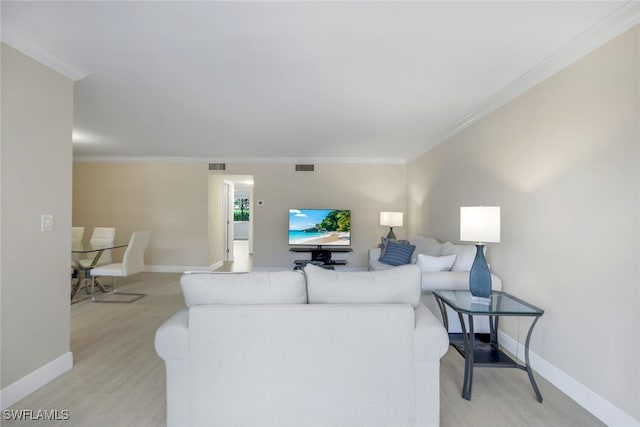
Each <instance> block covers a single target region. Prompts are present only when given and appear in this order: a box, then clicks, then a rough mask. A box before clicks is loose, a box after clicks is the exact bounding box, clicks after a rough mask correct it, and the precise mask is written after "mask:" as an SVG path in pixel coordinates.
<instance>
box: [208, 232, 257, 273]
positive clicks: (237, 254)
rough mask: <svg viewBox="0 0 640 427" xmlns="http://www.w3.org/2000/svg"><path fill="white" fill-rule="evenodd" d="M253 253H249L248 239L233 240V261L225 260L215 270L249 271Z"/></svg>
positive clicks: (251, 265)
mask: <svg viewBox="0 0 640 427" xmlns="http://www.w3.org/2000/svg"><path fill="white" fill-rule="evenodd" d="M252 267H253V255H251V254H250V253H249V241H248V240H234V241H233V261H225V262H224V264H223V265H222V267H220V268H218V269H216V271H251V268H252Z"/></svg>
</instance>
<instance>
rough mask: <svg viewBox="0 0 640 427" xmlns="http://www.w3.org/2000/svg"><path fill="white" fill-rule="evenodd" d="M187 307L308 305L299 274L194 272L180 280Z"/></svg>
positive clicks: (302, 277)
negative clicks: (208, 305)
mask: <svg viewBox="0 0 640 427" xmlns="http://www.w3.org/2000/svg"><path fill="white" fill-rule="evenodd" d="M180 284H181V285H182V293H183V294H184V301H185V304H186V306H187V307H193V306H195V305H207V304H306V302H307V290H306V285H305V279H304V275H303V274H302V273H301V272H299V271H270V272H267V271H261V272H251V273H216V272H191V273H185V274H184V275H183V276H182V277H181V278H180Z"/></svg>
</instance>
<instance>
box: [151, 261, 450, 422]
mask: <svg viewBox="0 0 640 427" xmlns="http://www.w3.org/2000/svg"><path fill="white" fill-rule="evenodd" d="M181 284H182V289H183V293H184V297H185V303H186V307H185V308H184V309H183V310H180V311H179V312H178V313H176V314H175V315H174V316H173V317H171V318H170V319H169V320H167V321H166V322H165V323H164V324H163V325H162V326H161V327H160V328H159V329H158V331H157V333H156V341H155V346H156V351H157V353H158V354H159V355H160V357H161V358H162V359H163V360H164V362H165V366H166V375H167V425H169V426H260V427H269V426H274V427H276V426H277V427H286V426H292V427H293V426H295V427H304V426H322V427H331V426H350V427H351V426H370V427H375V426H394V427H401V426H437V425H438V424H439V418H440V403H439V402H440V399H439V393H440V380H439V369H440V358H441V357H442V356H443V355H444V353H445V352H446V351H447V348H448V344H449V341H448V337H447V334H446V331H445V330H444V328H443V327H442V324H441V323H440V321H439V320H438V319H437V318H436V317H435V316H434V315H433V314H432V313H431V312H430V311H429V310H428V309H426V308H425V307H424V306H423V305H422V304H421V303H420V269H419V268H418V267H417V266H414V265H408V266H403V267H398V268H395V269H393V270H390V271H378V272H340V271H334V270H325V269H323V268H320V267H316V266H313V265H307V266H306V267H305V269H304V274H303V272H299V271H282V272H253V273H240V274H237V273H235V274H234V273H231V274H223V273H192V274H185V275H183V276H182V278H181Z"/></svg>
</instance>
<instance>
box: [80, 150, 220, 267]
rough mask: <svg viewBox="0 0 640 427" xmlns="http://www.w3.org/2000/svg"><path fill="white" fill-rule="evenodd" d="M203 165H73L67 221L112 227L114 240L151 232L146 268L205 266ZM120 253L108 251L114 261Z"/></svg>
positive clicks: (205, 183) (205, 176) (205, 173)
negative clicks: (71, 190) (135, 232)
mask: <svg viewBox="0 0 640 427" xmlns="http://www.w3.org/2000/svg"><path fill="white" fill-rule="evenodd" d="M208 173H209V171H208V165H207V164H206V163H82V162H75V163H74V164H73V225H74V226H84V227H86V228H85V238H86V239H88V238H89V237H90V235H91V231H92V230H93V227H97V226H100V227H112V226H113V227H116V239H119V240H128V239H129V237H130V235H131V233H132V232H134V231H136V230H151V240H150V242H149V246H148V248H147V250H146V252H145V264H146V265H147V266H148V267H149V268H150V269H154V267H157V266H160V267H159V269H160V270H163V269H167V270H172V269H173V268H172V267H177V269H178V270H181V269H189V268H191V267H198V268H200V267H204V266H207V265H209V245H208V237H207V211H208V206H207V194H208ZM121 256H122V251H120V252H116V253H114V259H118V257H121Z"/></svg>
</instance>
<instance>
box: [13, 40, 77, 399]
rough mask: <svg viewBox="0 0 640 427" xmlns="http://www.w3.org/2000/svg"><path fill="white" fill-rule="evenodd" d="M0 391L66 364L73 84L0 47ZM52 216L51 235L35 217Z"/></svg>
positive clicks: (67, 346) (67, 347)
mask: <svg viewBox="0 0 640 427" xmlns="http://www.w3.org/2000/svg"><path fill="white" fill-rule="evenodd" d="M1 46H2V83H1V86H2V135H1V136H2V149H1V157H2V158H1V162H2V167H1V174H2V179H1V186H2V191H1V195H2V223H1V229H2V250H1V252H2V259H1V265H0V272H1V273H0V276H1V282H0V283H1V285H0V286H1V290H0V294H1V295H2V302H1V304H2V314H1V322H0V323H1V324H2V326H1V328H2V333H1V335H2V339H1V340H2V350H1V363H2V369H1V377H2V379H1V386H2V388H3V390H4V389H5V387H7V386H9V385H10V384H13V383H15V382H16V381H18V380H20V379H22V378H23V377H25V376H26V375H27V374H30V373H32V372H34V371H35V370H37V369H39V368H41V367H43V366H45V365H47V364H49V363H50V362H53V361H55V360H57V359H59V358H60V357H64V356H65V355H68V356H69V359H70V353H69V319H70V314H69V313H70V311H69V268H70V265H69V262H70V251H71V241H70V236H71V161H72V145H71V128H72V124H73V83H72V82H71V81H70V80H68V79H66V78H64V77H63V76H61V75H59V74H57V73H56V72H54V71H52V70H51V69H49V68H47V67H45V66H43V65H41V64H39V63H37V62H35V61H33V60H32V59H30V58H27V57H26V56H24V55H23V54H21V53H19V52H17V51H15V50H14V49H12V48H10V47H8V46H6V45H5V44H2V45H1ZM41 214H52V215H53V216H54V223H53V224H54V228H53V231H52V232H46V233H43V232H41V231H40V215H41Z"/></svg>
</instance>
